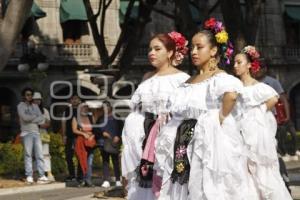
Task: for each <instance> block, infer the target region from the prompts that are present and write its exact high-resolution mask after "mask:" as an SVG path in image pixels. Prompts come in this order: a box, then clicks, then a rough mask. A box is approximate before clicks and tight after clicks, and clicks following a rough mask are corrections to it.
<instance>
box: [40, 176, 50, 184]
mask: <svg viewBox="0 0 300 200" xmlns="http://www.w3.org/2000/svg"><path fill="white" fill-rule="evenodd" d="M37 183H38V184H46V183H49V180H48V178H47V177H46V176H42V177H40V178H38V180H37Z"/></svg>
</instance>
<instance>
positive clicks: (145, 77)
mask: <svg viewBox="0 0 300 200" xmlns="http://www.w3.org/2000/svg"><path fill="white" fill-rule="evenodd" d="M154 74H155V71H151V72H147V73H145V74H144V76H143V80H142V81H145V80H147V79H149V78H151V77H152V76H153V75H154Z"/></svg>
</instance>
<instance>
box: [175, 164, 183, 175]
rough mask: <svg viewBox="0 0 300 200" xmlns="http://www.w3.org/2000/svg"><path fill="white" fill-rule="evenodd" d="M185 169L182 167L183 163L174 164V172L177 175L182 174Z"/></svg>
mask: <svg viewBox="0 0 300 200" xmlns="http://www.w3.org/2000/svg"><path fill="white" fill-rule="evenodd" d="M184 169H185V167H184V164H183V162H179V163H177V164H176V171H177V172H178V173H182V172H183V171H184Z"/></svg>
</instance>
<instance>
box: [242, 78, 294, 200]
mask: <svg viewBox="0 0 300 200" xmlns="http://www.w3.org/2000/svg"><path fill="white" fill-rule="evenodd" d="M275 96H278V94H277V93H276V91H275V90H274V89H273V88H271V87H270V86H268V85H266V84H264V83H257V84H255V85H251V86H246V87H244V89H243V91H242V95H241V107H242V110H241V120H240V127H241V131H242V135H243V138H244V141H245V144H246V147H247V150H248V160H249V162H248V163H249V169H250V171H251V174H252V176H253V178H254V180H255V182H256V185H257V189H258V190H259V192H260V195H261V198H262V199H264V200H283V199H284V200H291V199H292V198H291V196H290V194H289V192H288V190H287V188H286V186H285V184H284V182H283V179H282V177H281V175H280V172H279V163H278V157H277V151H276V139H275V135H276V129H277V123H276V120H275V118H274V116H273V114H272V112H271V111H267V110H266V104H265V102H266V101H267V100H269V99H270V98H272V97H275Z"/></svg>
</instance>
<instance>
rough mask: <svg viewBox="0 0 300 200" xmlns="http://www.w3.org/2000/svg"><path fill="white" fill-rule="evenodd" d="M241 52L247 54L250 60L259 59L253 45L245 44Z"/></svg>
mask: <svg viewBox="0 0 300 200" xmlns="http://www.w3.org/2000/svg"><path fill="white" fill-rule="evenodd" d="M242 52H244V53H246V54H248V55H249V56H250V57H251V59H252V60H257V59H259V57H260V55H259V53H258V51H257V50H256V48H255V47H254V46H250V45H249V46H246V47H245V48H244V49H243V50H242Z"/></svg>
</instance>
